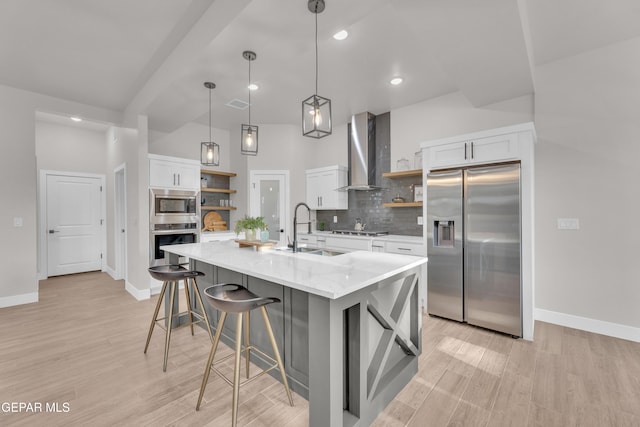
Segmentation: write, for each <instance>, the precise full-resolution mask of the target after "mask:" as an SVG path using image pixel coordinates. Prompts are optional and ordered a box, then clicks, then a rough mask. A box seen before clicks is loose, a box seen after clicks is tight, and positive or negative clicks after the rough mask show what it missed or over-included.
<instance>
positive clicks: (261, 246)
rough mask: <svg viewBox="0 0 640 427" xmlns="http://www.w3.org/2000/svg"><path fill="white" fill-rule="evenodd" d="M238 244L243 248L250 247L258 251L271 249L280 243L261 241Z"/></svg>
mask: <svg viewBox="0 0 640 427" xmlns="http://www.w3.org/2000/svg"><path fill="white" fill-rule="evenodd" d="M236 242H238V245H239V246H240V247H241V248H248V247H250V246H253V247H254V248H256V250H258V251H264V250H267V249H271V248H272V247H273V246H275V245H277V244H278V242H276V241H273V240H269V241H266V242H261V241H260V240H236Z"/></svg>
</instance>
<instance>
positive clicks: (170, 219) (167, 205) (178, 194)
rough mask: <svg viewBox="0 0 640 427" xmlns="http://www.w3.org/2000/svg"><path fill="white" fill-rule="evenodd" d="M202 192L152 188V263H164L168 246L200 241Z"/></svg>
mask: <svg viewBox="0 0 640 427" xmlns="http://www.w3.org/2000/svg"><path fill="white" fill-rule="evenodd" d="M199 199H200V193H199V192H198V191H188V190H165V189H157V188H152V189H150V190H149V225H150V230H149V265H150V266H154V265H163V264H165V263H166V261H165V259H164V251H162V250H160V247H161V246H164V245H179V244H185V243H196V242H199V241H200V227H199V225H200V203H198V201H199Z"/></svg>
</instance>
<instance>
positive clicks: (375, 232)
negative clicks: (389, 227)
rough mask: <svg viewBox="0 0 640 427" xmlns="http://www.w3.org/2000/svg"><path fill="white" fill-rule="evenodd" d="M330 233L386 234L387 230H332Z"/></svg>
mask: <svg viewBox="0 0 640 427" xmlns="http://www.w3.org/2000/svg"><path fill="white" fill-rule="evenodd" d="M331 234H343V235H347V236H386V235H387V234H389V232H388V231H376V230H360V231H357V230H333V231H332V232H331Z"/></svg>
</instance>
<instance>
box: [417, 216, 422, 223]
mask: <svg viewBox="0 0 640 427" xmlns="http://www.w3.org/2000/svg"><path fill="white" fill-rule="evenodd" d="M422 224H423V223H422V216H419V217H418V225H422Z"/></svg>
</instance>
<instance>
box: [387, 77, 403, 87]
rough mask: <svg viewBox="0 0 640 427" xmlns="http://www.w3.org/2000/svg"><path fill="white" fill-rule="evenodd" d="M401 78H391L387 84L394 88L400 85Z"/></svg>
mask: <svg viewBox="0 0 640 427" xmlns="http://www.w3.org/2000/svg"><path fill="white" fill-rule="evenodd" d="M402 81H403V80H402V77H394V78H392V79H391V80H390V81H389V83H391V84H392V85H394V86H398V85H399V84H400V83H402Z"/></svg>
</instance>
